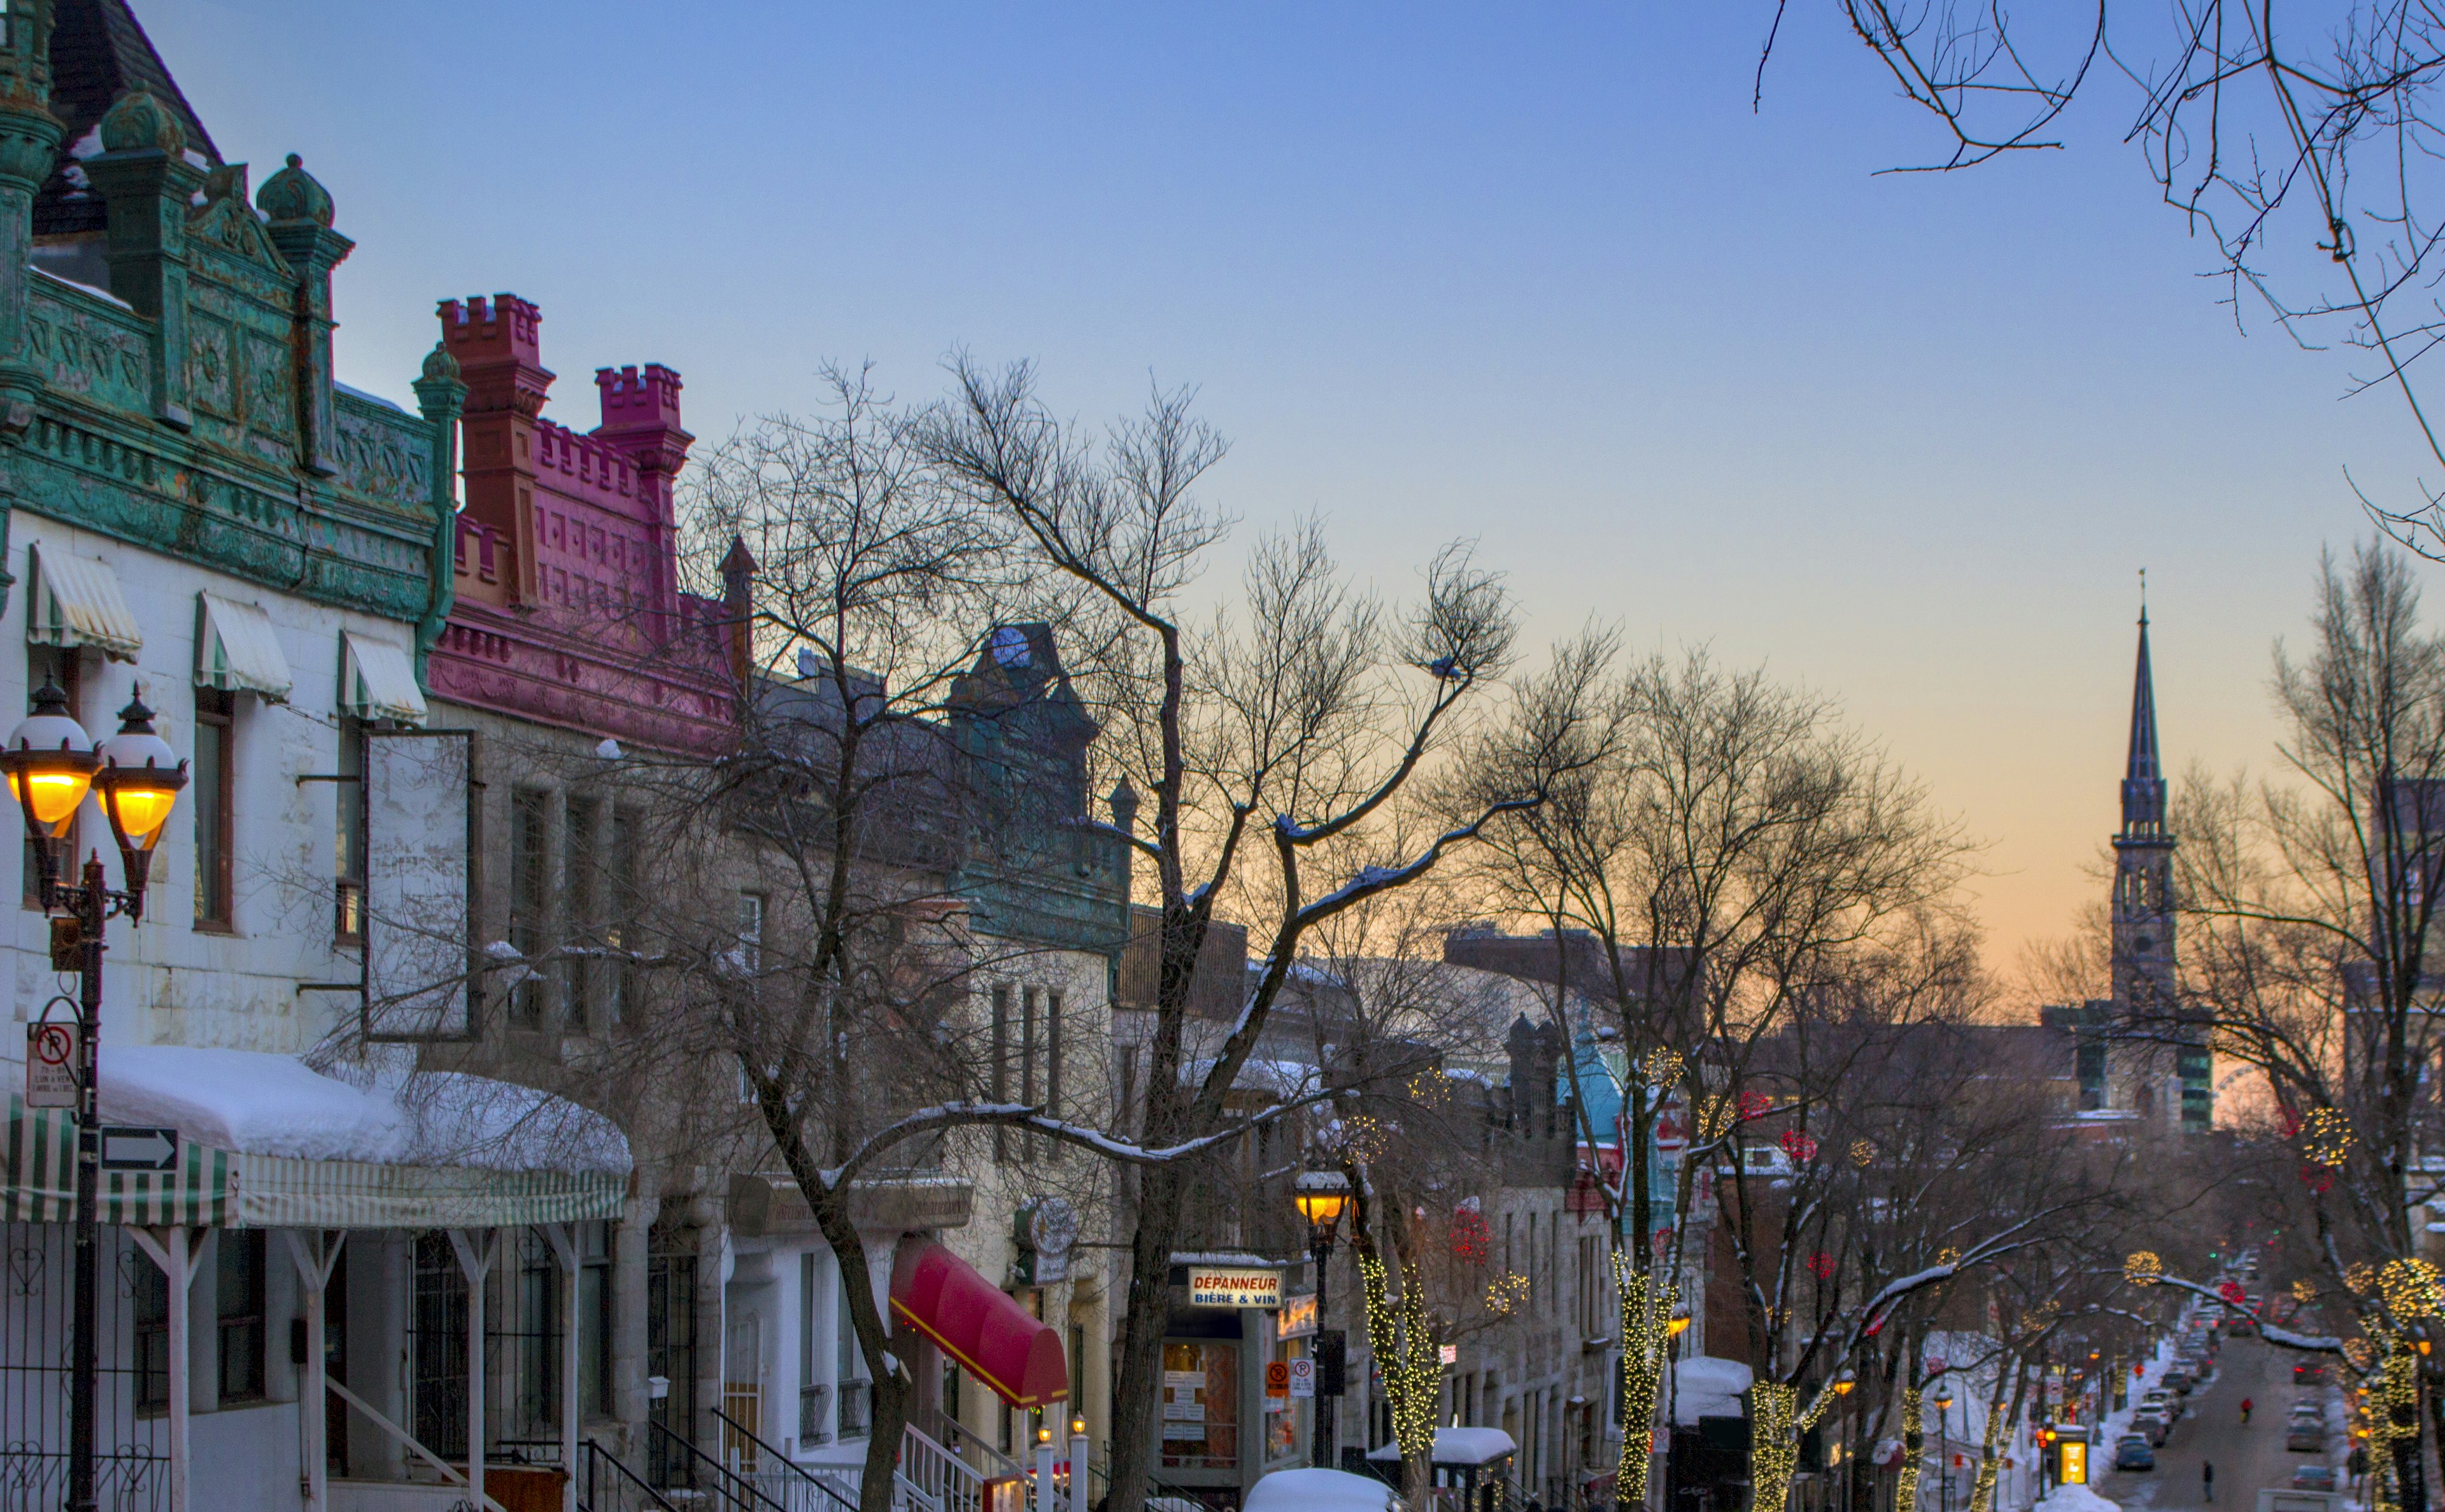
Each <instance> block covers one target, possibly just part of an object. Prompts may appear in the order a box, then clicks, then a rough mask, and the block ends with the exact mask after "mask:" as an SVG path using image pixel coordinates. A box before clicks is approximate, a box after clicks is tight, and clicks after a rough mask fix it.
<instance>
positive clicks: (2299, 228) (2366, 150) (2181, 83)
mask: <svg viewBox="0 0 2445 1512" xmlns="http://www.w3.org/2000/svg"><path fill="white" fill-rule="evenodd" d="M1787 9H1789V0H1777V3H1776V5H1775V7H1774V12H1773V16H1772V19H1771V22H1770V24H1769V27H1768V29H1767V33H1766V42H1765V46H1764V49H1763V51H1762V53H1761V56H1760V59H1759V64H1758V90H1759V92H1760V95H1761V96H1762V95H1763V93H1764V88H1765V75H1766V69H1767V65H1768V64H1769V62H1770V61H1771V58H1772V54H1773V51H1774V47H1775V45H1776V39H1777V37H1778V36H1779V35H1780V32H1781V26H1782V19H1783V14H1784V12H1785V11H1786V10H1787ZM1838 9H1839V11H1840V14H1841V16H1842V18H1843V20H1844V22H1845V23H1846V24H1847V25H1848V26H1849V28H1850V29H1851V30H1852V32H1853V33H1854V34H1855V35H1856V36H1857V38H1858V39H1859V40H1860V41H1861V42H1862V43H1863V44H1865V45H1866V46H1867V47H1869V48H1870V49H1872V50H1873V51H1874V52H1875V53H1876V57H1877V58H1878V60H1879V61H1880V62H1882V63H1883V64H1884V65H1885V67H1886V69H1887V70H1888V71H1889V73H1890V74H1891V76H1892V78H1893V80H1894V84H1895V85H1896V86H1897V87H1898V89H1899V91H1900V93H1901V95H1902V97H1903V98H1904V99H1906V100H1908V101H1909V102H1910V103H1913V105H1915V106H1917V107H1919V108H1920V109H1922V110H1924V111H1925V112H1927V114H1928V115H1929V116H1930V117H1932V119H1933V121H1935V122H1936V124H1937V128H1938V130H1939V132H1940V133H1941V137H1940V142H1941V146H1940V148H1939V150H1938V151H1937V153H1935V154H1934V155H1933V156H1932V158H1931V159H1929V160H1927V161H1925V162H1923V163H1918V164H1913V165H1911V166H1910V167H1909V168H1907V169H1904V170H1902V171H1909V172H1927V171H1938V172H1940V171H1946V170H1960V169H1967V168H1971V167H1975V166H1977V165H1979V164H1983V163H1987V162H1990V161H1992V160H1994V159H1998V158H2003V157H2009V156H2012V155H2016V154H2019V153H2024V152H2031V151H2043V150H2050V149H2056V148H2060V147H2061V146H2062V137H2061V135H2059V134H2058V132H2057V129H2056V128H2057V127H2058V126H2059V125H2060V123H2061V122H2062V118H2063V116H2064V113H2065V112H2066V111H2067V110H2068V109H2070V107H2071V106H2072V104H2073V103H2074V102H2075V101H2076V100H2077V99H2079V98H2081V97H2083V96H2093V95H2095V94H2097V93H2098V92H2099V91H2100V89H2112V88H2115V87H2117V86H2119V85H2127V86H2128V88H2129V93H2128V94H2127V96H2125V97H2124V98H2123V100H2122V102H2121V103H2122V104H2123V106H2124V107H2125V108H2126V109H2127V110H2128V112H2129V114H2128V116H2127V117H2126V120H2127V121H2128V122H2129V124H2128V126H2127V129H2126V131H2125V140H2127V141H2130V142H2132V143H2134V144H2136V145H2137V147H2138V148H2139V149H2140V152H2141V154H2142V156H2143V157H2144V159H2145V160H2146V162H2147V165H2148V170H2149V172H2150V174H2151V175H2152V177H2154V178H2155V180H2156V186H2157V190H2158V193H2159V195H2160V196H2161V197H2162V198H2163V200H2164V202H2165V204H2167V205H2168V206H2170V207H2171V208H2173V209H2174V211H2176V212H2177V213H2179V215H2180V216H2181V218H2182V223H2183V228H2184V230H2185V231H2186V232H2187V233H2190V234H2191V235H2192V236H2193V238H2196V239H2199V240H2202V241H2204V242H2205V243H2206V244H2207V245H2209V246H2212V248H2213V249H2214V252H2213V261H2212V266H2211V268H2210V269H2209V270H2208V272H2209V273H2210V275H2211V276H2212V278H2213V280H2214V281H2215V282H2216V283H2217V285H2218V286H2219V287H2220V289H2222V296H2221V297H2222V300H2223V302H2224V303H2226V304H2227V305H2229V306H2230V307H2231V308H2232V312H2233V318H2234V321H2235V323H2236V325H2240V324H2242V323H2243V322H2245V321H2246V320H2247V318H2248V316H2249V313H2250V312H2251V311H2252V310H2253V309H2254V310H2255V311H2257V312H2259V313H2261V314H2262V315H2263V316H2264V317H2265V318H2267V319H2268V320H2270V321H2271V322H2273V323H2274V324H2275V325H2276V326H2278V327H2281V328H2282V329H2283V330H2285V331H2286V333H2287V334H2289V335H2290V336H2291V337H2292V339H2293V340H2294V341H2296V342H2297V343H2299V344H2300V345H2302V346H2304V347H2308V348H2322V347H2325V346H2327V345H2334V344H2336V343H2338V342H2340V343H2342V344H2344V345H2351V346H2356V347H2358V348H2360V349H2361V351H2362V352H2364V353H2365V354H2366V361H2367V366H2366V368H2365V369H2364V370H2363V371H2362V372H2361V373H2360V374H2358V375H2356V376H2355V377H2354V378H2353V380H2352V382H2351V385H2350V390H2349V391H2350V392H2352V393H2359V392H2361V391H2364V390H2366V389H2369V388H2382V389H2384V390H2386V391H2389V392H2391V393H2393V394H2395V395H2396V396H2398V398H2399V399H2400V400H2401V401H2402V403H2403V405H2404V410H2405V413H2406V414H2407V415H2408V416H2409V418H2410V420H2411V422H2412V426H2413V430H2414V433H2415V435H2416V437H2417V440H2416V443H2415V444H2416V447H2417V450H2418V451H2419V452H2420V453H2422V454H2424V456H2425V457H2426V458H2427V459H2428V460H2430V461H2434V462H2436V463H2437V464H2438V465H2439V466H2445V438H2440V435H2439V431H2438V427H2437V424H2436V418H2435V417H2434V415H2433V414H2432V407H2431V405H2430V404H2429V402H2428V400H2427V398H2426V396H2425V394H2424V392H2423V389H2422V386H2421V383H2420V382H2419V373H2420V372H2421V371H2422V370H2421V369H2419V367H2418V364H2419V363H2420V362H2421V361H2422V360H2423V359H2425V358H2426V357H2427V356H2428V355H2429V354H2430V352H2431V351H2433V350H2434V349H2435V347H2436V345H2437V343H2438V341H2439V339H2440V338H2445V305H2440V304H2439V303H2438V301H2437V300H2436V295H2435V293H2434V289H2435V287H2436V275H2437V271H2438V269H2437V266H2436V255H2437V248H2438V237H2439V234H2440V233H2445V205H2440V204H2439V203H2438V197H2439V192H2440V190H2445V180H2440V178H2439V176H2438V173H2437V161H2438V159H2437V147H2438V137H2437V122H2436V121H2435V120H2434V119H2432V106H2433V104H2434V103H2435V101H2434V96H2435V94H2436V89H2437V87H2438V85H2439V84H2440V83H2445V12H2440V11H2439V10H2438V9H2436V6H2434V5H2433V4H2430V3H2428V0H2345V3H2343V4H2340V5H2315V6H2312V5H2302V4H2279V3H2276V0H2174V4H2172V5H2171V6H2167V7H2158V8H2149V7H2130V8H2115V9H2112V11H2111V14H2110V15H2109V8H2108V7H2107V6H2106V4H2105V0H2084V3H2083V4H2081V5H2078V6H2071V7H2064V8H2061V9H2057V8H2036V9H2025V10H2021V11H2015V10H2013V9H2010V8H2007V7H2006V5H2004V4H2003V3H2002V0H1838ZM2432 212H2435V214H2432ZM2345 481H2346V483H2347V484H2348V485H2349V486H2350V487H2351V488H2352V491H2353V494H2354V496H2355V498H2356V499H2357V500H2358V501H2359V502H2360V504H2361V507H2362V508H2363V509H2364V510H2366V511H2367V513H2369V515H2370V516H2371V518H2372V519H2374V520H2376V521H2377V522H2378V523H2379V524H2380V526H2382V527H2383V528H2384V529H2385V530H2386V531H2387V532H2389V533H2391V534H2393V535H2394V537H2395V538H2396V539H2397V540H2398V541H2400V542H2401V543H2403V544H2404V545H2406V546H2409V547H2411V548H2412V549H2414V550H2416V551H2419V552H2420V553H2421V554H2422V555H2429V556H2436V555H2438V554H2439V553H2440V552H2445V491H2440V488H2439V487H2437V486H2435V485H2431V484H2427V483H2422V484H2419V485H2418V494H2419V497H2418V499H2417V501H2416V502H2408V503H2406V504H2403V505H2398V506H2390V505H2387V504H2384V503H2380V501H2379V500H2378V499H2377V498H2376V497H2375V496H2373V495H2371V494H2369V493H2368V492H2365V491H2363V490H2362V489H2361V486H2360V485H2359V484H2358V483H2357V482H2355V481H2353V480H2352V479H2351V476H2350V474H2349V472H2348V470H2346V473H2345Z"/></svg>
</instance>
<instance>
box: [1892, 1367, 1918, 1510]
mask: <svg viewBox="0 0 2445 1512" xmlns="http://www.w3.org/2000/svg"><path fill="white" fill-rule="evenodd" d="M1918 1412H1919V1407H1918V1388H1917V1387H1915V1386H1912V1387H1905V1388H1904V1389H1903V1391H1902V1450H1903V1453H1902V1466H1901V1473H1900V1474H1899V1475H1897V1476H1895V1477H1894V1512H1917V1507H1918V1459H1919V1442H1920V1441H1919V1421H1918Z"/></svg>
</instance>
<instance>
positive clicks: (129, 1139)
mask: <svg viewBox="0 0 2445 1512" xmlns="http://www.w3.org/2000/svg"><path fill="white" fill-rule="evenodd" d="M102 1168H103V1170H177V1168H178V1131H177V1129H137V1128H132V1127H129V1126H127V1125H124V1124H104V1125H103V1126H102Z"/></svg>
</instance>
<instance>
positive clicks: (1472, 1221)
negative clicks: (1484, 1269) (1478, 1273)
mask: <svg viewBox="0 0 2445 1512" xmlns="http://www.w3.org/2000/svg"><path fill="white" fill-rule="evenodd" d="M1451 1252H1452V1258H1453V1259H1455V1260H1459V1261H1460V1262H1461V1263H1462V1264H1464V1265H1483V1264H1484V1263H1485V1258H1486V1257H1487V1256H1488V1255H1490V1254H1492V1253H1493V1252H1494V1230H1493V1228H1492V1227H1491V1226H1489V1225H1488V1224H1487V1223H1486V1222H1485V1215H1484V1213H1481V1212H1479V1211H1478V1210H1477V1209H1476V1208H1474V1207H1455V1208H1453V1209H1452V1220H1451Z"/></svg>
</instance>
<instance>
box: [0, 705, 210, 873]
mask: <svg viewBox="0 0 2445 1512" xmlns="http://www.w3.org/2000/svg"><path fill="white" fill-rule="evenodd" d="M163 749H164V750H167V749H168V747H167V746H164V747H163ZM100 765H102V757H101V756H98V755H96V754H95V752H94V749H93V737H91V736H88V735H86V734H85V733H84V725H81V724H79V723H77V722H76V720H74V719H70V718H69V717H68V696H67V695H66V694H65V693H63V692H61V691H60V689H59V687H58V685H57V684H56V683H51V682H45V683H44V684H43V686H42V688H41V690H40V691H38V692H37V693H35V695H34V712H33V713H31V714H29V715H28V716H27V717H26V718H25V719H23V720H22V721H20V722H19V724H18V726H17V728H15V729H14V730H11V731H9V744H8V748H7V749H6V750H0V772H5V773H6V774H7V775H8V777H9V796H10V797H12V798H15V799H16V800H17V807H18V809H19V810H20V811H21V812H24V814H25V815H26V826H27V828H28V830H29V831H32V832H33V833H35V834H38V835H40V836H42V837H43V838H44V839H47V840H57V839H59V838H60V837H61V836H63V835H65V834H66V833H67V832H68V826H69V825H71V824H73V823H75V822H76V812H77V806H78V805H79V804H81V803H83V802H84V795H85V791H86V789H88V788H89V787H91V786H92V784H93V774H94V769H95V768H96V767H99V766H100ZM46 853H47V848H46Z"/></svg>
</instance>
